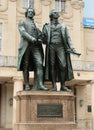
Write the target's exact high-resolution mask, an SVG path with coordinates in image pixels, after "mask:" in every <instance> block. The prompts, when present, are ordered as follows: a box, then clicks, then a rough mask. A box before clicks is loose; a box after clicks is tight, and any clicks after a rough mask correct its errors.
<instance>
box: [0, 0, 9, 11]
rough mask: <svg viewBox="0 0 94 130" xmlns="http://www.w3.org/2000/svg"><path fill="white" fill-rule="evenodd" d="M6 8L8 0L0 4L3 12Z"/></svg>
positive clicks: (0, 9)
mask: <svg viewBox="0 0 94 130" xmlns="http://www.w3.org/2000/svg"><path fill="white" fill-rule="evenodd" d="M7 9H8V1H7V0H4V2H3V4H2V3H1V5H0V11H1V12H5V11H6V10H7Z"/></svg>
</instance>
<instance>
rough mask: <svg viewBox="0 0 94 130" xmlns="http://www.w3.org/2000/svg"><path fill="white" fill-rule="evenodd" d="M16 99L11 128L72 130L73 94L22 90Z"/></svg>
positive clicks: (18, 129)
mask: <svg viewBox="0 0 94 130" xmlns="http://www.w3.org/2000/svg"><path fill="white" fill-rule="evenodd" d="M15 99H16V105H17V107H16V116H17V118H16V123H15V125H14V129H13V130H63V129H64V130H73V129H75V121H74V113H75V110H74V95H73V93H69V92H51V91H46V92H45V91H28V92H25V91H22V92H18V93H17V96H16V97H15Z"/></svg>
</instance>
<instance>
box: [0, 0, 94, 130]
mask: <svg viewBox="0 0 94 130" xmlns="http://www.w3.org/2000/svg"><path fill="white" fill-rule="evenodd" d="M29 6H31V7H34V8H35V13H36V15H35V18H34V19H35V21H36V22H37V24H38V25H39V27H40V29H42V26H43V24H44V23H47V22H49V12H50V10H51V9H54V8H56V9H57V11H59V13H60V22H61V23H62V22H64V23H65V24H66V25H67V27H68V30H69V33H70V36H71V39H72V41H73V46H74V47H75V48H76V49H77V50H78V51H79V52H81V54H82V55H81V56H80V57H79V58H78V57H76V56H74V55H72V56H71V58H72V64H73V70H74V76H75V78H74V80H72V81H70V82H67V83H66V85H67V86H70V87H71V88H72V89H73V91H74V95H75V113H74V122H75V123H76V124H77V129H84V130H86V129H88V130H93V129H94V128H93V124H94V102H93V99H94V58H93V54H94V49H93V48H94V44H93V41H94V36H93V35H94V28H93V27H84V26H83V23H82V19H83V8H84V3H83V1H82V0H0V129H2V130H5V129H12V126H13V124H14V123H15V120H16V115H15V111H16V102H15V99H14V98H13V97H14V96H15V95H16V92H17V91H20V90H23V85H24V83H23V76H22V72H18V71H17V68H16V66H17V56H18V46H19V41H20V36H19V32H18V22H19V21H20V20H21V19H24V17H25V16H24V13H25V9H26V8H27V7H29ZM44 49H45V46H44ZM30 83H31V84H33V72H31V73H30Z"/></svg>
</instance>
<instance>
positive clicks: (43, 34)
mask: <svg viewBox="0 0 94 130" xmlns="http://www.w3.org/2000/svg"><path fill="white" fill-rule="evenodd" d="M47 34H48V33H47V27H46V25H44V26H43V29H42V40H43V44H47Z"/></svg>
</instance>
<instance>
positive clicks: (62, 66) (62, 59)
mask: <svg viewBox="0 0 94 130" xmlns="http://www.w3.org/2000/svg"><path fill="white" fill-rule="evenodd" d="M57 57H58V65H59V74H60V82H61V91H68V92H71V90H70V89H68V88H67V87H66V86H65V80H66V55H65V51H64V49H63V48H62V47H60V49H58V55H57Z"/></svg>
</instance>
